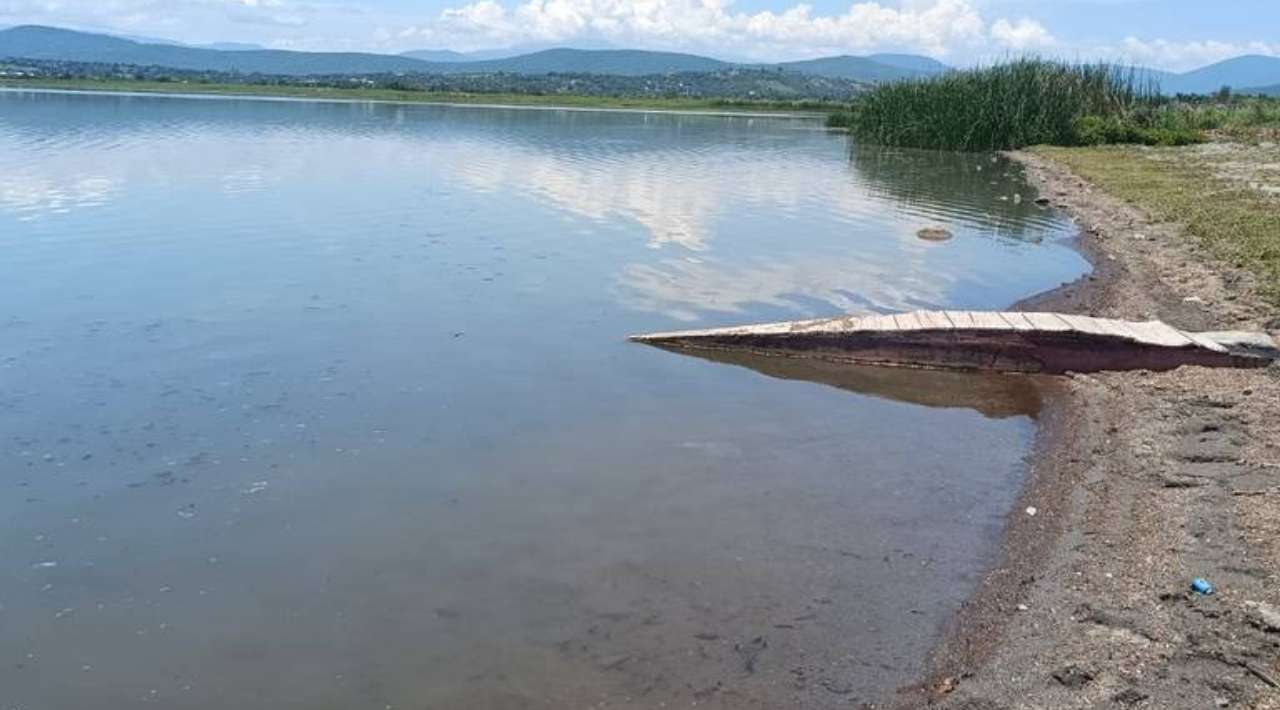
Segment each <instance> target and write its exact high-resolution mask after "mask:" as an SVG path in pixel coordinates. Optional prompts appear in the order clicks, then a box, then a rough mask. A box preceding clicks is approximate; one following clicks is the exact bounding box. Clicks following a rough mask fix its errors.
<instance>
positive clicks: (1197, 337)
mask: <svg viewBox="0 0 1280 710" xmlns="http://www.w3.org/2000/svg"><path fill="white" fill-rule="evenodd" d="M1178 332H1179V333H1181V334H1182V335H1185V336H1186V337H1187V338H1190V339H1191V342H1193V343H1195V344H1196V345H1199V346H1200V347H1202V348H1205V349H1206V350H1212V351H1214V352H1219V353H1225V352H1227V348H1226V347H1225V346H1223V345H1221V344H1220V343H1218V342H1217V341H1215V340H1213V339H1211V338H1206V337H1205V336H1203V335H1201V334H1199V333H1188V332H1186V331H1178Z"/></svg>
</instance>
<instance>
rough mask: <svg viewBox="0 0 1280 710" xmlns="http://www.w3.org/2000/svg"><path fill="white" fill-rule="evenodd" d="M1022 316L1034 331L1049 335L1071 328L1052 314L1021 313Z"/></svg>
mask: <svg viewBox="0 0 1280 710" xmlns="http://www.w3.org/2000/svg"><path fill="white" fill-rule="evenodd" d="M1022 315H1023V316H1024V317H1025V318H1026V319H1027V320H1028V321H1030V323H1031V325H1032V327H1034V328H1035V329H1036V330H1044V331H1048V332H1051V333H1053V332H1064V331H1068V330H1071V326H1070V325H1068V324H1067V322H1066V321H1064V320H1062V319H1061V318H1059V317H1058V316H1057V315H1055V314H1053V313H1023V314H1022Z"/></svg>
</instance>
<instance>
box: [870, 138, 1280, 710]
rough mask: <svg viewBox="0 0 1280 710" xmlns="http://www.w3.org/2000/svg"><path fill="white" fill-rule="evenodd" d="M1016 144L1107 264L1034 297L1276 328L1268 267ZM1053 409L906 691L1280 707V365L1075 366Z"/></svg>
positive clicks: (1062, 306)
mask: <svg viewBox="0 0 1280 710" xmlns="http://www.w3.org/2000/svg"><path fill="white" fill-rule="evenodd" d="M1013 157H1014V158H1015V159H1017V160H1019V161H1020V162H1022V163H1023V164H1024V165H1025V166H1026V168H1027V173H1028V177H1029V179H1030V180H1031V182H1032V183H1033V184H1034V185H1036V186H1037V187H1038V189H1039V190H1040V193H1041V195H1043V196H1045V197H1047V198H1049V200H1050V201H1051V203H1052V204H1053V205H1055V206H1057V207H1059V208H1061V209H1065V210H1067V211H1068V213H1070V214H1071V215H1073V216H1074V217H1075V218H1076V219H1077V221H1078V222H1079V224H1080V226H1081V236H1080V247H1081V249H1082V251H1083V252H1084V253H1085V254H1086V255H1087V256H1088V257H1089V258H1090V260H1091V261H1092V262H1093V263H1094V265H1095V271H1094V273H1093V274H1091V275H1090V276H1087V277H1085V278H1083V279H1081V280H1080V281H1077V282H1075V283H1071V284H1065V285H1064V286H1063V287H1061V288H1059V289H1056V290H1054V291H1052V292H1049V293H1046V294H1044V295H1042V296H1039V297H1036V298H1033V299H1029V300H1028V301H1026V302H1024V303H1022V304H1019V305H1020V307H1022V308H1024V309H1027V310H1031V309H1037V310H1059V311H1064V312H1073V313H1082V314H1090V315H1098V316H1112V317H1127V318H1159V319H1162V320H1165V321H1167V322H1169V323H1171V324H1173V325H1175V326H1178V327H1183V328H1190V329H1266V328H1268V327H1269V328H1270V329H1271V330H1272V334H1273V335H1275V330H1276V328H1277V321H1276V319H1275V313H1274V311H1273V310H1272V309H1270V308H1269V307H1268V306H1267V305H1266V304H1265V302H1264V301H1263V300H1262V299H1261V298H1260V297H1259V295H1258V292H1257V289H1256V287H1255V284H1254V281H1253V279H1252V278H1251V277H1250V276H1249V275H1248V274H1246V273H1244V272H1241V271H1239V270H1236V269H1233V268H1231V267H1228V266H1225V265H1222V264H1220V263H1214V262H1213V261H1212V260H1211V259H1210V258H1209V257H1208V256H1207V255H1206V254H1204V253H1203V252H1202V251H1200V250H1199V249H1198V248H1197V247H1196V246H1195V245H1194V240H1192V239H1191V238H1190V237H1188V236H1187V235H1185V234H1183V233H1182V232H1181V229H1180V227H1178V226H1177V225H1170V224H1157V223H1153V222H1152V221H1151V220H1149V219H1148V218H1147V216H1146V215H1144V214H1143V213H1142V212H1141V211H1140V210H1138V209H1136V208H1134V207H1132V206H1129V205H1126V204H1124V203H1122V202H1120V201H1119V200H1116V199H1114V198H1111V197H1109V196H1108V195H1105V194H1102V193H1101V192H1099V191H1096V190H1095V189H1093V188H1092V187H1091V186H1090V185H1089V184H1087V183H1086V182H1085V181H1083V180H1081V179H1079V178H1078V177H1076V176H1075V175H1073V174H1071V173H1069V172H1067V171H1066V170H1065V169H1063V168H1061V167H1060V166H1057V165H1055V164H1052V163H1050V162H1047V161H1045V160H1043V159H1042V158H1039V157H1037V156H1034V155H1029V154H1022V153H1018V154H1014V155H1013ZM1040 422H1041V426H1040V430H1039V433H1038V438H1037V443H1036V456H1035V460H1034V461H1035V462H1034V464H1033V466H1032V470H1031V472H1030V476H1029V479H1028V483H1027V487H1026V489H1025V490H1024V492H1023V494H1022V497H1021V500H1020V501H1019V503H1018V504H1017V505H1016V506H1015V507H1014V509H1013V511H1012V512H1011V513H1010V517H1009V521H1008V528H1007V533H1006V538H1005V541H1004V543H1003V547H1002V551H1001V561H1000V563H999V564H998V565H997V566H996V567H995V568H993V569H992V570H991V571H990V572H988V573H987V575H986V576H985V578H984V579H983V581H982V584H981V587H980V590H979V592H978V593H977V594H976V595H975V596H974V597H973V598H971V599H970V600H969V601H968V602H967V603H966V605H965V606H964V608H963V609H962V611H961V612H960V613H959V614H958V615H957V616H956V617H955V618H954V619H953V620H952V621H951V622H950V625H949V628H948V630H947V632H946V635H945V641H944V642H943V643H942V644H941V645H939V646H938V647H937V648H936V649H935V651H934V653H933V655H932V658H931V661H930V665H931V668H932V673H931V674H930V675H929V677H928V678H927V680H926V681H925V682H923V683H921V684H920V685H919V686H917V687H914V688H908V689H904V690H903V691H902V693H901V694H900V695H899V697H898V698H897V699H896V701H895V704H896V705H897V706H900V707H924V706H930V707H934V706H936V707H945V708H966V709H973V710H976V709H978V708H982V709H992V710H994V709H998V708H1077V707H1149V708H1204V707H1249V708H1276V707H1280V688H1278V687H1277V684H1276V681H1277V678H1280V663H1278V662H1277V658H1278V656H1280V652H1278V650H1280V628H1277V623H1276V622H1277V621H1278V619H1277V617H1276V610H1277V608H1280V585H1278V584H1277V581H1278V580H1280V372H1278V371H1277V368H1276V367H1272V368H1269V369H1268V370H1259V371H1251V370H1210V369H1204V368H1183V369H1180V370H1177V371H1174V372H1168V373H1148V372H1134V373H1108V374H1103V375H1091V376H1074V377H1066V378H1060V379H1059V380H1058V381H1057V382H1056V383H1055V385H1054V386H1053V387H1052V389H1050V390H1048V391H1046V392H1045V408H1044V411H1043V413H1042V415H1041V417H1040ZM1196 577H1204V578H1207V579H1209V580H1210V581H1211V582H1212V583H1213V584H1215V585H1216V586H1217V592H1216V593H1215V594H1213V595H1211V596H1200V595H1197V594H1195V593H1193V592H1191V591H1190V589H1189V586H1190V582H1191V581H1192V579H1194V578H1196Z"/></svg>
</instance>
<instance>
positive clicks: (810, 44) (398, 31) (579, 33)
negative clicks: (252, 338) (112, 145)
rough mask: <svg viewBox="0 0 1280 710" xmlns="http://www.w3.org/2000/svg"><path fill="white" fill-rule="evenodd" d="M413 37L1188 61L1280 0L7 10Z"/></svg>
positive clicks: (431, 41) (415, 41) (207, 34)
mask: <svg viewBox="0 0 1280 710" xmlns="http://www.w3.org/2000/svg"><path fill="white" fill-rule="evenodd" d="M17 24H48V25H59V26H65V27H75V28H81V29H94V30H106V31H111V32H114V33H117V34H126V35H133V36H142V37H155V38H165V39H171V40H177V41H182V42H189V43H208V42H249V43H256V44H261V45H263V46H267V47H273V48H280V49H300V50H358V51H375V52H400V51H405V50H410V49H455V50H461V51H468V50H478V49H494V48H506V47H545V46H579V47H627V48H643V49H662V50H672V51H684V52H693V53H699V54H709V55H712V56H717V57H721V58H726V59H736V60H761V61H779V60H787V59H802V58H806V57H814V56H823V55H831V54H868V53H872V52H883V51H897V52H912V53H919V54H927V55H929V56H932V57H935V58H937V59H941V60H943V61H945V62H948V63H951V64H954V65H969V64H974V63H980V62H986V61H992V60H995V59H1000V58H1002V57H1008V56H1011V55H1021V54H1029V53H1034V54H1039V55H1044V56H1058V57H1065V58H1069V59H1089V60H1092V59H1108V60H1117V61H1125V62H1131V63H1136V64H1143V65H1148V66H1155V67H1159V68H1165V69H1174V70H1185V69H1189V68H1194V67H1198V66H1202V65H1204V64H1208V63H1211V62H1214V61H1217V60H1220V59H1225V58H1227V57H1232V56H1236V55H1240V54H1269V55H1276V56H1280V0H1217V1H1216V2H1208V1H1207V0H878V1H875V2H871V1H862V0H853V1H852V2H850V1H849V0H0V26H8V25H17Z"/></svg>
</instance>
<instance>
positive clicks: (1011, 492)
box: [0, 92, 1085, 710]
mask: <svg viewBox="0 0 1280 710" xmlns="http://www.w3.org/2000/svg"><path fill="white" fill-rule="evenodd" d="M1015 194H1017V195H1019V196H1020V197H1021V198H1022V200H1021V202H1019V201H1018V200H1017V198H1015V197H1014V195H1015ZM1031 197H1032V195H1031V194H1030V191H1029V189H1028V188H1027V186H1026V185H1025V184H1024V183H1023V182H1022V180H1021V178H1020V176H1019V175H1018V174H1017V171H1016V170H1015V169H1014V168H1012V167H1011V166H1010V165H1008V164H1006V163H1003V162H1000V161H995V160H993V159H992V158H990V157H988V156H963V157H960V156H940V155H936V154H924V153H914V152H908V151H881V150H872V149H866V148H855V149H853V150H852V151H850V149H849V148H848V147H847V145H846V142H845V140H844V138H842V137H841V136H838V135H833V134H829V133H827V132H825V131H823V130H821V129H820V128H819V126H818V124H817V123H815V122H814V121H810V120H798V119H782V118H778V119H761V118H741V117H739V118H725V117H707V116H687V115H686V116H682V115H663V114H644V113H619V112H613V113H605V112H581V111H546V110H503V109H486V108H450V107H431V106H401V105H390V104H384V105H370V104H339V103H306V102H279V101H250V100H226V99H194V98H190V99H175V98H161V97H138V96H132V97H131V96H97V95H70V94H58V93H25V92H0V254H2V255H3V256H2V257H0V490H3V491H4V495H3V496H0V708H4V710H8V709H9V708H23V709H24V710H35V709H38V708H59V709H77V708H102V707H135V706H138V705H139V704H141V703H144V702H149V703H154V704H156V705H158V706H162V707H169V708H226V707H244V708H257V707H262V708H266V707H270V708H379V709H381V708H387V707H394V708H433V709H435V708H447V709H453V708H458V709H461V708H586V707H606V706H607V707H646V708H648V707H663V706H664V704H665V706H676V705H681V706H685V705H689V704H691V703H694V702H697V703H698V704H699V705H700V706H703V707H724V708H751V707H809V706H811V707H826V706H842V705H843V706H848V705H850V704H852V703H854V702H855V700H859V699H860V700H866V701H871V700H875V699H877V698H879V697H883V696H884V695H885V694H886V693H890V692H892V690H893V689H894V688H895V687H897V686H898V685H900V684H902V683H905V682H907V681H909V680H910V679H911V677H912V674H913V673H914V672H916V671H917V670H918V669H919V667H920V662H921V659H922V657H923V656H924V654H925V653H926V652H927V650H928V648H929V646H930V644H931V643H932V642H933V641H934V639H935V637H936V634H937V629H938V625H939V624H940V623H942V622H944V621H945V619H946V617H947V614H948V613H949V612H951V611H953V610H954V609H955V608H956V606H957V605H958V604H959V603H960V601H962V600H963V598H964V597H965V595H966V594H967V593H968V592H970V591H971V590H972V589H973V587H974V585H975V583H976V580H977V576H978V574H979V573H980V571H981V569H982V567H983V565H985V564H988V563H989V562H990V561H991V557H992V555H993V552H994V549H995V544H996V542H997V539H998V534H999V531H1000V528H1001V524H1002V520H1003V518H1004V516H1005V515H1006V514H1007V513H1008V511H1009V509H1010V507H1011V506H1012V504H1013V502H1014V499H1015V497H1016V494H1017V490H1018V486H1019V483H1020V481H1021V477H1022V474H1023V457H1024V456H1025V455H1026V453H1027V451H1028V446H1029V441H1030V438H1031V436H1032V433H1033V426H1034V424H1033V421H1032V418H1031V416H1032V415H1033V414H1034V412H1035V408H1036V400H1035V396H1034V391H1029V390H1028V389H1027V388H1026V387H1024V386H1023V385H1021V384H1019V383H1017V382H1013V383H1010V382H1008V381H991V380H990V379H988V378H984V379H982V380H976V379H975V380H969V379H965V378H959V379H956V378H948V377H944V378H941V379H930V380H927V381H926V380H921V379H916V378H902V377H897V376H884V375H883V374H881V373H876V372H875V371H871V372H856V371H846V372H836V373H833V372H830V371H829V370H828V371H823V370H821V369H818V370H816V371H803V368H801V369H797V368H795V367H781V366H779V365H777V364H776V363H770V362H765V363H760V362H754V361H751V360H749V359H734V358H727V359H726V361H725V362H716V361H709V360H704V359H699V358H691V357H686V356H680V355H675V354H671V353H667V352H663V351H661V350H657V349H653V348H647V347H643V346H638V345H634V344H630V343H627V342H626V341H625V336H626V335H627V334H629V333H635V332H644V331H652V330H667V329H673V328H677V327H679V328H684V327H698V326H712V325H727V324H733V323H742V322H751V321H758V320H775V319H784V318H801V317H817V316H825V315H832V314H836V313H841V312H846V311H859V312H870V311H884V310H895V309H907V308H914V307H953V308H985V307H992V308H994V307H1002V306H1006V305H1008V304H1009V303H1010V302H1012V301H1014V300H1017V299H1018V298H1020V297H1023V296H1026V295H1029V294H1030V293H1033V292H1035V291H1039V290H1042V289H1044V288H1048V287H1052V286H1055V285H1057V284H1058V283H1060V282H1061V281H1064V280H1069V279H1071V278H1074V277H1075V276H1077V275H1079V274H1080V273H1082V272H1083V270H1084V269H1085V264H1084V262H1083V261H1082V260H1081V259H1080V258H1079V256H1077V255H1076V254H1075V253H1074V252H1073V251H1071V249H1069V248H1068V246H1066V245H1065V243H1064V241H1063V240H1064V237H1065V236H1066V235H1067V234H1068V233H1069V229H1068V225H1067V224H1066V223H1065V222H1064V221H1063V220H1062V219H1061V218H1060V217H1059V216H1057V215H1056V214H1054V213H1052V212H1046V211H1043V210H1041V209H1039V208H1037V207H1035V206H1034V205H1032V204H1031V199H1030V198H1031ZM929 225H942V226H945V227H946V228H948V229H950V230H951V231H953V232H954V233H955V235H956V237H955V239H953V240H951V241H948V242H942V243H930V242H924V241H921V240H919V239H917V238H916V236H915V232H916V231H917V230H918V229H920V228H921V227H923V226H929Z"/></svg>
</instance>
